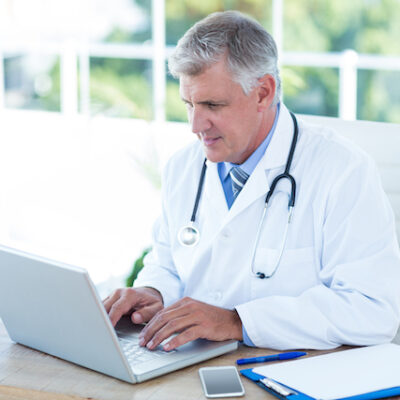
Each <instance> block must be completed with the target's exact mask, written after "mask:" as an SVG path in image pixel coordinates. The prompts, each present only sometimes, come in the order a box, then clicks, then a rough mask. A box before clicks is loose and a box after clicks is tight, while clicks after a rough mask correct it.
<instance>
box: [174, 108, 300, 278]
mask: <svg viewBox="0 0 400 400" xmlns="http://www.w3.org/2000/svg"><path fill="white" fill-rule="evenodd" d="M290 116H291V117H292V120H293V125H294V129H293V139H292V143H291V145H290V150H289V154H288V158H287V161H286V166H285V171H284V172H283V173H282V174H279V175H278V176H276V177H275V178H274V180H273V181H272V183H271V186H270V188H269V191H268V193H267V195H266V196H265V206H264V210H263V214H262V217H261V221H260V225H259V227H258V230H257V236H256V241H255V246H254V251H253V257H252V260H251V271H252V274H253V275H255V276H257V277H258V278H261V279H264V278H270V277H271V276H273V275H274V274H275V272H276V269H277V266H278V265H279V262H280V259H281V257H282V253H283V250H284V245H285V242H286V235H287V229H288V224H289V223H290V221H291V216H292V210H293V207H294V205H295V201H296V180H295V179H294V177H293V176H292V175H291V174H290V168H291V165H292V161H293V156H294V152H295V149H296V145H297V139H298V133H299V128H298V123H297V119H296V116H295V115H294V114H293V113H292V112H290ZM206 170H207V158H205V159H204V162H203V167H202V169H201V174H200V180H199V184H198V187H197V193H196V199H195V203H194V206H193V212H192V216H191V218H190V223H189V225H187V226H183V227H182V228H181V229H180V231H179V233H178V240H179V242H180V243H181V244H182V245H184V246H193V245H195V244H197V243H198V241H199V237H200V233H199V231H198V229H197V228H196V227H195V226H194V222H195V220H196V214H197V209H198V206H199V202H200V198H201V194H202V191H203V185H204V178H205V174H206ZM282 179H288V180H289V181H290V186H291V192H290V198H289V203H288V210H289V217H288V224H287V226H286V229H285V235H284V241H283V244H282V245H281V249H280V255H279V258H278V262H277V265H276V266H275V269H274V271H273V272H272V273H271V274H270V275H268V276H267V275H265V274H264V273H262V272H254V270H253V265H254V259H255V252H256V250H257V246H258V243H259V240H260V233H261V229H262V226H263V223H264V219H265V215H266V211H267V207H268V203H269V201H270V199H271V197H272V195H273V193H274V191H275V188H276V186H277V184H278V183H279V181H280V180H282ZM185 232H186V233H187V232H193V235H194V236H193V238H192V239H193V240H187V242H185V240H184V239H183V238H182V236H183V234H184V233H185Z"/></svg>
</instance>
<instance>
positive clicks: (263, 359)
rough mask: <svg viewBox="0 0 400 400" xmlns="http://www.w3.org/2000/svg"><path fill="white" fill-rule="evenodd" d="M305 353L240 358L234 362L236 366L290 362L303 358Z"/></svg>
mask: <svg viewBox="0 0 400 400" xmlns="http://www.w3.org/2000/svg"><path fill="white" fill-rule="evenodd" d="M306 354H307V353H305V352H304V351H291V352H289V353H280V354H273V355H272V356H262V357H253V358H240V359H239V360H236V364H237V365H243V364H252V363H261V362H267V361H278V360H292V359H293V358H297V357H303V356H305V355H306Z"/></svg>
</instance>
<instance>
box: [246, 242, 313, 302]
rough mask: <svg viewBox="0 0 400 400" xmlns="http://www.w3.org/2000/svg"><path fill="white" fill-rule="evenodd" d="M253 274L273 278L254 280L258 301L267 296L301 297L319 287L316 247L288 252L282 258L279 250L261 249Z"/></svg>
mask: <svg viewBox="0 0 400 400" xmlns="http://www.w3.org/2000/svg"><path fill="white" fill-rule="evenodd" d="M254 271H255V272H261V273H264V274H265V276H270V278H269V279H255V280H254V282H253V296H254V297H255V298H258V297H262V296H265V295H266V294H268V295H282V296H298V295H299V294H301V293H303V291H304V290H307V289H308V288H310V287H313V286H315V285H316V284H318V274H317V270H316V266H315V260H314V247H313V246H310V247H303V248H296V249H285V250H284V251H283V252H282V255H280V251H278V250H277V249H270V248H259V249H258V251H257V256H256V258H255V262H254Z"/></svg>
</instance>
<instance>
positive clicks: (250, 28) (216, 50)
mask: <svg viewBox="0 0 400 400" xmlns="http://www.w3.org/2000/svg"><path fill="white" fill-rule="evenodd" d="M224 54H226V57H227V65H228V68H229V70H230V71H231V73H232V78H233V80H234V81H235V82H237V83H238V84H240V85H241V86H242V89H243V92H244V93H245V94H246V95H248V94H249V93H250V91H251V90H252V89H253V88H254V87H256V86H257V85H258V79H260V78H261V77H263V76H264V75H266V74H269V75H271V76H272V77H273V78H274V80H275V84H276V90H275V97H274V102H273V104H277V103H278V102H279V99H280V95H281V79H280V76H279V69H278V66H277V61H278V51H277V48H276V44H275V41H274V39H273V37H272V36H271V35H270V34H269V33H268V32H267V31H266V30H265V29H264V28H263V27H262V26H261V25H260V24H259V23H258V22H257V21H255V20H254V19H252V18H250V17H248V16H245V15H243V14H241V13H240V12H238V11H225V12H216V13H213V14H211V15H209V16H208V17H206V18H204V19H203V20H201V21H199V22H197V23H196V24H195V25H193V26H192V27H191V28H190V29H189V30H188V31H187V32H186V33H185V35H184V36H183V37H182V38H181V39H180V40H179V42H178V44H177V46H176V48H175V50H174V52H173V53H172V55H171V56H170V57H169V60H168V67H169V71H170V73H171V74H172V75H173V76H174V77H175V78H179V77H180V76H181V75H189V76H195V75H198V74H200V73H202V72H203V71H204V69H206V68H207V67H210V66H211V65H213V64H214V63H216V62H217V61H219V60H220V59H221V57H223V56H224Z"/></svg>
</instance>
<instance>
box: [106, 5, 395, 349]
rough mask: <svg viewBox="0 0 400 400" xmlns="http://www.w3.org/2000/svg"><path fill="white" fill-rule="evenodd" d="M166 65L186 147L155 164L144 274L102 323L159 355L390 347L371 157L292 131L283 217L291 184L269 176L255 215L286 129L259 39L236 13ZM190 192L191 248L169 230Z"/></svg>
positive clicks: (270, 44)
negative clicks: (185, 122)
mask: <svg viewBox="0 0 400 400" xmlns="http://www.w3.org/2000/svg"><path fill="white" fill-rule="evenodd" d="M169 68H170V71H171V73H172V74H173V75H174V76H176V77H178V78H179V80H180V94H181V97H182V100H183V101H184V102H185V104H186V106H187V112H188V117H189V122H190V124H191V126H192V131H193V132H194V133H195V134H196V135H197V136H198V138H199V141H198V142H196V143H194V144H192V145H190V146H189V147H187V148H185V149H184V150H182V151H180V152H178V153H177V154H176V155H175V156H174V157H173V158H172V159H171V160H170V162H169V163H168V165H167V166H166V168H165V171H164V175H163V190H162V197H163V211H162V216H161V218H160V219H159V220H158V221H157V223H156V225H155V228H154V242H153V250H152V252H151V253H150V255H149V256H148V257H147V258H146V259H145V268H144V269H143V270H142V272H141V273H140V275H139V277H138V279H137V281H136V282H135V285H134V286H135V287H134V288H125V289H119V290H117V291H115V292H114V293H113V294H112V295H110V296H109V297H108V298H107V299H105V300H104V305H105V307H106V310H107V312H108V313H109V316H110V319H111V321H112V324H113V325H115V324H116V323H117V321H118V320H119V319H120V318H121V316H122V315H125V314H128V315H130V316H131V319H132V321H133V322H134V323H143V322H148V324H147V325H146V327H145V328H144V329H143V331H142V334H141V345H142V346H147V347H148V348H149V349H154V348H155V347H156V346H157V345H159V344H160V343H161V342H162V341H164V340H165V339H166V338H168V337H170V336H171V335H172V334H174V333H175V334H177V335H176V336H174V337H173V338H172V339H171V340H170V341H169V342H168V343H167V344H165V346H164V348H165V349H166V350H171V349H174V348H175V347H177V346H180V345H182V344H184V343H186V342H188V341H191V340H194V339H196V338H199V337H200V338H207V339H211V340H225V339H237V340H243V341H244V342H245V343H246V344H249V345H254V346H259V347H269V348H276V349H289V348H316V349H324V348H333V347H336V346H338V345H340V344H349V345H370V344H376V343H381V342H385V341H390V340H391V339H392V338H393V336H394V335H395V332H396V330H397V327H398V324H399V316H400V254H399V248H398V244H397V240H396V236H395V230H394V218H393V214H392V211H391V209H390V206H389V204H388V201H387V199H386V197H385V195H384V193H383V190H382V188H381V184H380V181H379V177H378V173H377V172H376V169H375V166H374V164H373V162H372V161H371V159H370V158H369V157H368V156H367V155H366V154H364V153H363V152H362V151H360V150H359V149H356V148H354V146H353V145H351V144H350V143H348V142H347V141H346V140H345V139H343V138H340V137H338V136H336V134H335V133H333V132H332V131H330V130H328V129H326V128H323V127H318V126H309V125H307V124H306V123H305V122H303V121H299V130H298V139H297V145H296V146H295V150H294V154H293V162H292V163H291V166H290V171H289V172H290V174H291V175H292V176H293V177H294V179H295V181H296V185H297V186H296V193H295V194H296V203H295V207H294V208H293V210H292V211H293V213H292V215H291V217H290V218H289V217H288V199H289V198H291V190H292V183H291V182H290V180H289V179H281V180H280V181H279V183H278V184H277V185H276V187H275V191H274V194H273V195H272V197H271V199H270V201H269V203H268V208H267V213H266V216H265V219H263V217H262V215H263V210H264V204H265V198H266V195H267V193H268V191H269V189H270V187H271V185H272V181H273V179H274V178H275V177H277V176H278V175H280V174H282V173H283V172H284V170H285V166H286V167H287V161H288V154H289V150H290V148H291V145H292V144H293V140H294V131H295V123H296V122H295V120H294V119H292V118H291V115H290V113H289V111H288V110H287V108H286V107H285V106H284V104H282V103H280V78H279V71H278V68H277V51H276V46H275V43H274V41H273V39H272V37H271V36H270V35H269V34H268V33H267V32H266V31H265V30H264V29H263V28H262V27H261V25H259V24H258V23H257V22H255V21H253V20H252V19H250V18H248V17H245V16H243V15H242V14H240V13H238V12H232V11H230V12H224V13H215V14H212V15H210V16H209V17H207V18H205V19H204V20H202V21H200V22H199V23H197V24H196V25H194V26H193V27H192V28H191V29H190V30H189V31H188V32H187V33H186V34H185V35H184V37H183V38H182V39H181V40H180V41H179V43H178V45H177V48H176V50H175V51H174V53H173V55H172V57H171V58H170V60H169ZM205 158H206V159H207V161H206V162H205V161H204V159H205ZM204 163H205V164H206V169H205V172H204V177H203V179H204V181H203V183H202V184H200V183H199V179H200V173H201V171H202V166H203V164H204ZM236 167H240V170H237V169H236ZM233 168H234V169H233ZM199 186H201V189H200V190H198V188H199ZM197 193H199V195H198V197H199V202H198V207H197V210H195V213H194V214H195V218H194V223H193V226H194V227H195V228H196V229H198V231H199V241H198V243H195V244H194V245H192V246H190V245H187V244H188V243H186V245H185V243H183V242H182V237H181V233H180V231H181V229H182V227H185V226H187V225H188V222H189V221H190V216H191V215H192V211H193V207H194V203H195V201H196V195H197ZM192 220H193V219H192ZM261 221H262V223H261ZM179 239H181V240H179Z"/></svg>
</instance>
